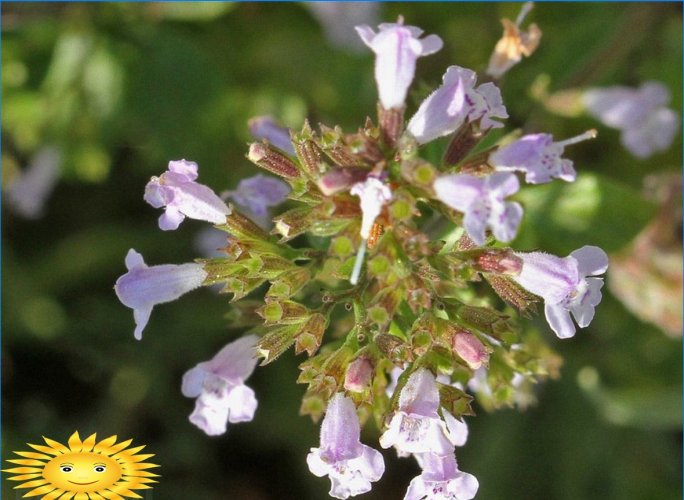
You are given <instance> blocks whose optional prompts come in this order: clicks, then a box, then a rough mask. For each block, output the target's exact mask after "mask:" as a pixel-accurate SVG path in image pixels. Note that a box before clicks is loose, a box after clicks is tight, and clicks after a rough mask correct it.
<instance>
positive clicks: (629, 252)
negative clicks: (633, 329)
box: [608, 173, 684, 338]
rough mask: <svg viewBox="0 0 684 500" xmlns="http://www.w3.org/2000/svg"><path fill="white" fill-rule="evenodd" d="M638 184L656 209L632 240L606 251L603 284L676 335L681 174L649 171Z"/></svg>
mask: <svg viewBox="0 0 684 500" xmlns="http://www.w3.org/2000/svg"><path fill="white" fill-rule="evenodd" d="M644 184H645V187H646V189H645V194H646V196H647V197H648V198H649V199H651V200H652V201H654V202H656V203H658V204H659V205H660V210H659V211H658V214H657V215H656V217H654V219H653V220H652V221H651V222H650V223H649V224H648V226H646V227H645V228H644V230H643V231H641V233H639V234H638V235H637V237H636V238H635V239H634V241H632V242H631V243H630V244H629V245H628V246H627V247H626V248H624V249H622V250H620V251H619V252H616V253H615V254H612V255H611V256H610V267H611V272H610V275H609V276H608V288H610V291H611V292H612V293H613V295H614V296H615V297H617V298H618V299H619V300H620V301H621V302H622V303H623V304H624V305H625V306H626V307H627V309H629V310H630V311H631V312H632V313H634V314H635V315H636V316H637V317H638V318H640V319H641V320H643V321H648V322H650V323H653V324H655V325H657V326H658V327H659V328H660V329H662V330H663V331H664V332H665V333H666V334H667V335H669V336H670V337H674V338H681V336H682V327H683V326H684V321H683V320H682V296H683V293H682V288H683V287H682V239H681V227H682V177H681V175H680V174H677V173H671V174H654V175H650V176H648V177H646V179H645V182H644Z"/></svg>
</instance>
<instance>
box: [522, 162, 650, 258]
mask: <svg viewBox="0 0 684 500" xmlns="http://www.w3.org/2000/svg"><path fill="white" fill-rule="evenodd" d="M518 199H520V200H521V201H522V203H523V205H524V206H525V217H524V219H523V226H522V228H521V229H522V231H521V234H520V236H519V238H520V241H524V242H525V244H531V245H532V246H536V247H541V248H544V249H545V250H548V251H551V252H554V253H558V254H561V255H564V254H567V253H568V252H569V251H571V250H574V249H576V248H579V247H581V246H582V245H589V244H591V245H598V246H600V247H601V248H603V249H604V250H606V251H607V252H613V251H616V250H619V249H621V248H622V247H624V246H625V245H626V244H627V243H629V242H630V241H631V240H632V239H633V238H634V237H635V236H636V235H637V234H638V233H639V232H640V231H641V230H642V229H643V228H644V226H646V224H647V223H648V222H649V221H650V220H651V218H652V217H653V216H654V215H655V212H656V207H655V206H654V205H653V204H652V203H650V202H648V201H646V200H645V199H644V198H643V197H642V196H641V195H640V194H639V193H638V192H637V191H635V190H634V189H632V188H630V187H628V186H626V185H623V184H620V183H618V182H616V181H613V180H611V179H607V178H605V177H602V176H599V175H595V174H580V175H579V177H578V179H577V181H576V182H574V183H572V184H565V183H562V182H558V181H555V182H551V183H549V184H545V185H543V186H529V187H527V188H525V189H523V190H522V191H521V192H520V193H519V196H518Z"/></svg>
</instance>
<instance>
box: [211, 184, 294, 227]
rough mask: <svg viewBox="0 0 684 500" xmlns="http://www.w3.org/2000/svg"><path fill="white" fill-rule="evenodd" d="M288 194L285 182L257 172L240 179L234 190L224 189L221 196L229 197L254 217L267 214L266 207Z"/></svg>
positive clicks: (277, 203) (283, 199) (279, 202)
mask: <svg viewBox="0 0 684 500" xmlns="http://www.w3.org/2000/svg"><path fill="white" fill-rule="evenodd" d="M288 194H290V186H288V185H287V183H285V182H283V181H281V180H280V179H276V178H275V177H268V176H266V175H262V174H257V175H254V176H252V177H248V178H247V179H242V180H241V181H240V183H239V184H238V185H237V188H236V189H235V190H234V191H226V192H225V193H222V196H225V197H230V198H232V199H233V201H235V203H237V204H238V205H240V206H241V207H244V208H245V209H246V210H247V211H248V212H249V214H250V215H253V216H254V217H255V218H256V219H261V218H264V217H265V216H267V215H268V209H269V208H270V207H275V206H276V205H280V204H281V203H282V202H284V201H285V200H286V199H287V195H288Z"/></svg>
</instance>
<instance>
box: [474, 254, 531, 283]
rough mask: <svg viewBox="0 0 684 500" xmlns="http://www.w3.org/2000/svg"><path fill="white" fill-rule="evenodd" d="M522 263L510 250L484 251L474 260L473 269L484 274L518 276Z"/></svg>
mask: <svg viewBox="0 0 684 500" xmlns="http://www.w3.org/2000/svg"><path fill="white" fill-rule="evenodd" d="M522 265H523V261H522V259H521V258H520V257H518V256H517V255H515V254H514V253H513V251H512V250H510V249H506V250H486V251H485V252H483V253H482V254H480V255H479V256H478V257H477V258H476V259H475V267H476V268H477V269H478V270H481V271H484V272H486V273H494V274H510V275H513V276H515V275H518V274H520V270H521V269H522Z"/></svg>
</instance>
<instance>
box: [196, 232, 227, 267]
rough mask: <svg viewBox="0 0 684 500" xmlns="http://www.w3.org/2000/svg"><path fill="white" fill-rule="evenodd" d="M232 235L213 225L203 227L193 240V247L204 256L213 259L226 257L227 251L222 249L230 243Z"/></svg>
mask: <svg viewBox="0 0 684 500" xmlns="http://www.w3.org/2000/svg"><path fill="white" fill-rule="evenodd" d="M228 238H230V235H229V234H228V233H226V232H225V231H221V230H220V229H216V228H215V227H213V226H207V227H203V228H202V229H200V230H199V231H197V234H196V235H195V238H194V240H193V247H194V248H195V250H196V251H197V252H198V253H199V254H200V255H201V256H203V257H206V258H208V259H213V258H215V257H225V256H226V254H225V252H222V251H221V249H222V248H225V247H226V245H227V244H228Z"/></svg>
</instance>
